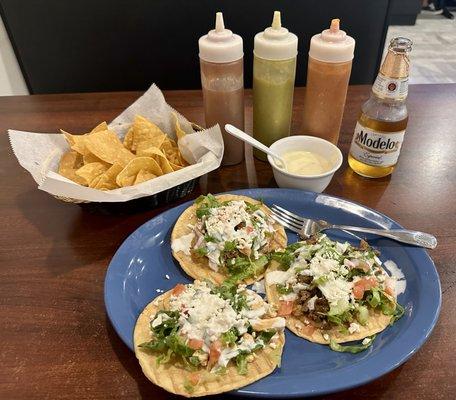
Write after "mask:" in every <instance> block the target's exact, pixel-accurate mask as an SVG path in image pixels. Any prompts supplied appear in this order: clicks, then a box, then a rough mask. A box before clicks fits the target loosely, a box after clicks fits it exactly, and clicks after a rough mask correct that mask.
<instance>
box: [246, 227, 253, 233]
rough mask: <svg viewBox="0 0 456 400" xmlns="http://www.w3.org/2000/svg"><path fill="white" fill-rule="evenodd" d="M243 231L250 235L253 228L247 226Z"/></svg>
mask: <svg viewBox="0 0 456 400" xmlns="http://www.w3.org/2000/svg"><path fill="white" fill-rule="evenodd" d="M245 231H246V232H247V233H252V232H253V227H251V226H248V227H247V228H245Z"/></svg>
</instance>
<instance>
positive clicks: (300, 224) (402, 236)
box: [271, 204, 437, 249]
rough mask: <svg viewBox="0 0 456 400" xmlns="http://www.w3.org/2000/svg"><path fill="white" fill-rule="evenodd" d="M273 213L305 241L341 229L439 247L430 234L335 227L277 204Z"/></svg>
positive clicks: (431, 247)
mask: <svg viewBox="0 0 456 400" xmlns="http://www.w3.org/2000/svg"><path fill="white" fill-rule="evenodd" d="M271 211H272V218H273V219H274V220H275V221H277V222H278V223H280V224H282V225H283V226H284V227H285V228H288V229H289V230H291V231H293V232H296V233H297V234H298V235H299V236H300V237H302V238H304V239H307V238H308V237H310V236H312V235H315V234H317V233H319V232H321V231H324V230H326V229H341V230H343V231H355V232H365V233H373V234H375V235H379V236H385V237H387V238H390V239H393V240H396V241H398V242H402V243H408V244H413V245H415V246H420V247H426V248H428V249H434V248H435V247H436V246H437V239H436V238H435V237H434V236H432V235H430V234H429V233H424V232H419V231H409V230H406V229H372V228H363V227H358V226H348V225H334V224H331V223H329V222H327V221H324V220H321V219H320V220H318V221H315V220H313V219H309V218H303V217H301V216H299V215H296V214H293V213H292V212H290V211H288V210H285V209H284V208H282V207H280V206H278V205H275V204H273V205H272V207H271Z"/></svg>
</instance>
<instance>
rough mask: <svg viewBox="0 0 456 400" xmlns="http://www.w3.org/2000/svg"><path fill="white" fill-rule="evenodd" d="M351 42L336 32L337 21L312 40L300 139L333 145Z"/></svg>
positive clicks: (345, 87) (350, 38)
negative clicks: (323, 140) (313, 137)
mask: <svg viewBox="0 0 456 400" xmlns="http://www.w3.org/2000/svg"><path fill="white" fill-rule="evenodd" d="M354 49H355V40H354V39H353V38H352V37H350V36H347V34H346V33H345V32H344V31H342V30H341V29H339V20H338V19H333V20H332V21H331V27H330V28H329V29H326V30H324V31H323V32H321V33H319V34H317V35H314V36H312V39H311V41H310V49H309V62H308V66H307V84H306V98H305V101H304V114H303V126H302V134H303V135H312V136H318V137H321V138H323V139H326V140H328V141H330V142H332V143H333V144H336V145H337V142H338V140H339V133H340V126H341V123H342V117H343V115H344V107H345V99H346V97H347V88H348V81H349V79H350V73H351V67H352V60H353V52H354Z"/></svg>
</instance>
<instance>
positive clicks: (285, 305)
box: [277, 300, 293, 317]
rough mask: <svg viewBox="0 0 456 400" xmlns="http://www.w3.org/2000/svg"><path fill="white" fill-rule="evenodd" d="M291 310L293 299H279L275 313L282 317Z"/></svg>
mask: <svg viewBox="0 0 456 400" xmlns="http://www.w3.org/2000/svg"><path fill="white" fill-rule="evenodd" d="M292 311H293V301H284V300H281V301H280V302H279V309H278V310H277V315H279V316H280V317H284V316H286V315H290V314H291V312H292Z"/></svg>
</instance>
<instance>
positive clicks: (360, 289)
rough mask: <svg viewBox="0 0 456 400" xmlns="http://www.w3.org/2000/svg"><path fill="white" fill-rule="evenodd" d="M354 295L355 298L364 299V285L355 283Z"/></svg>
mask: <svg viewBox="0 0 456 400" xmlns="http://www.w3.org/2000/svg"><path fill="white" fill-rule="evenodd" d="M353 296H355V299H358V300H360V299H362V298H363V296H364V286H362V285H355V286H353Z"/></svg>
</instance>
